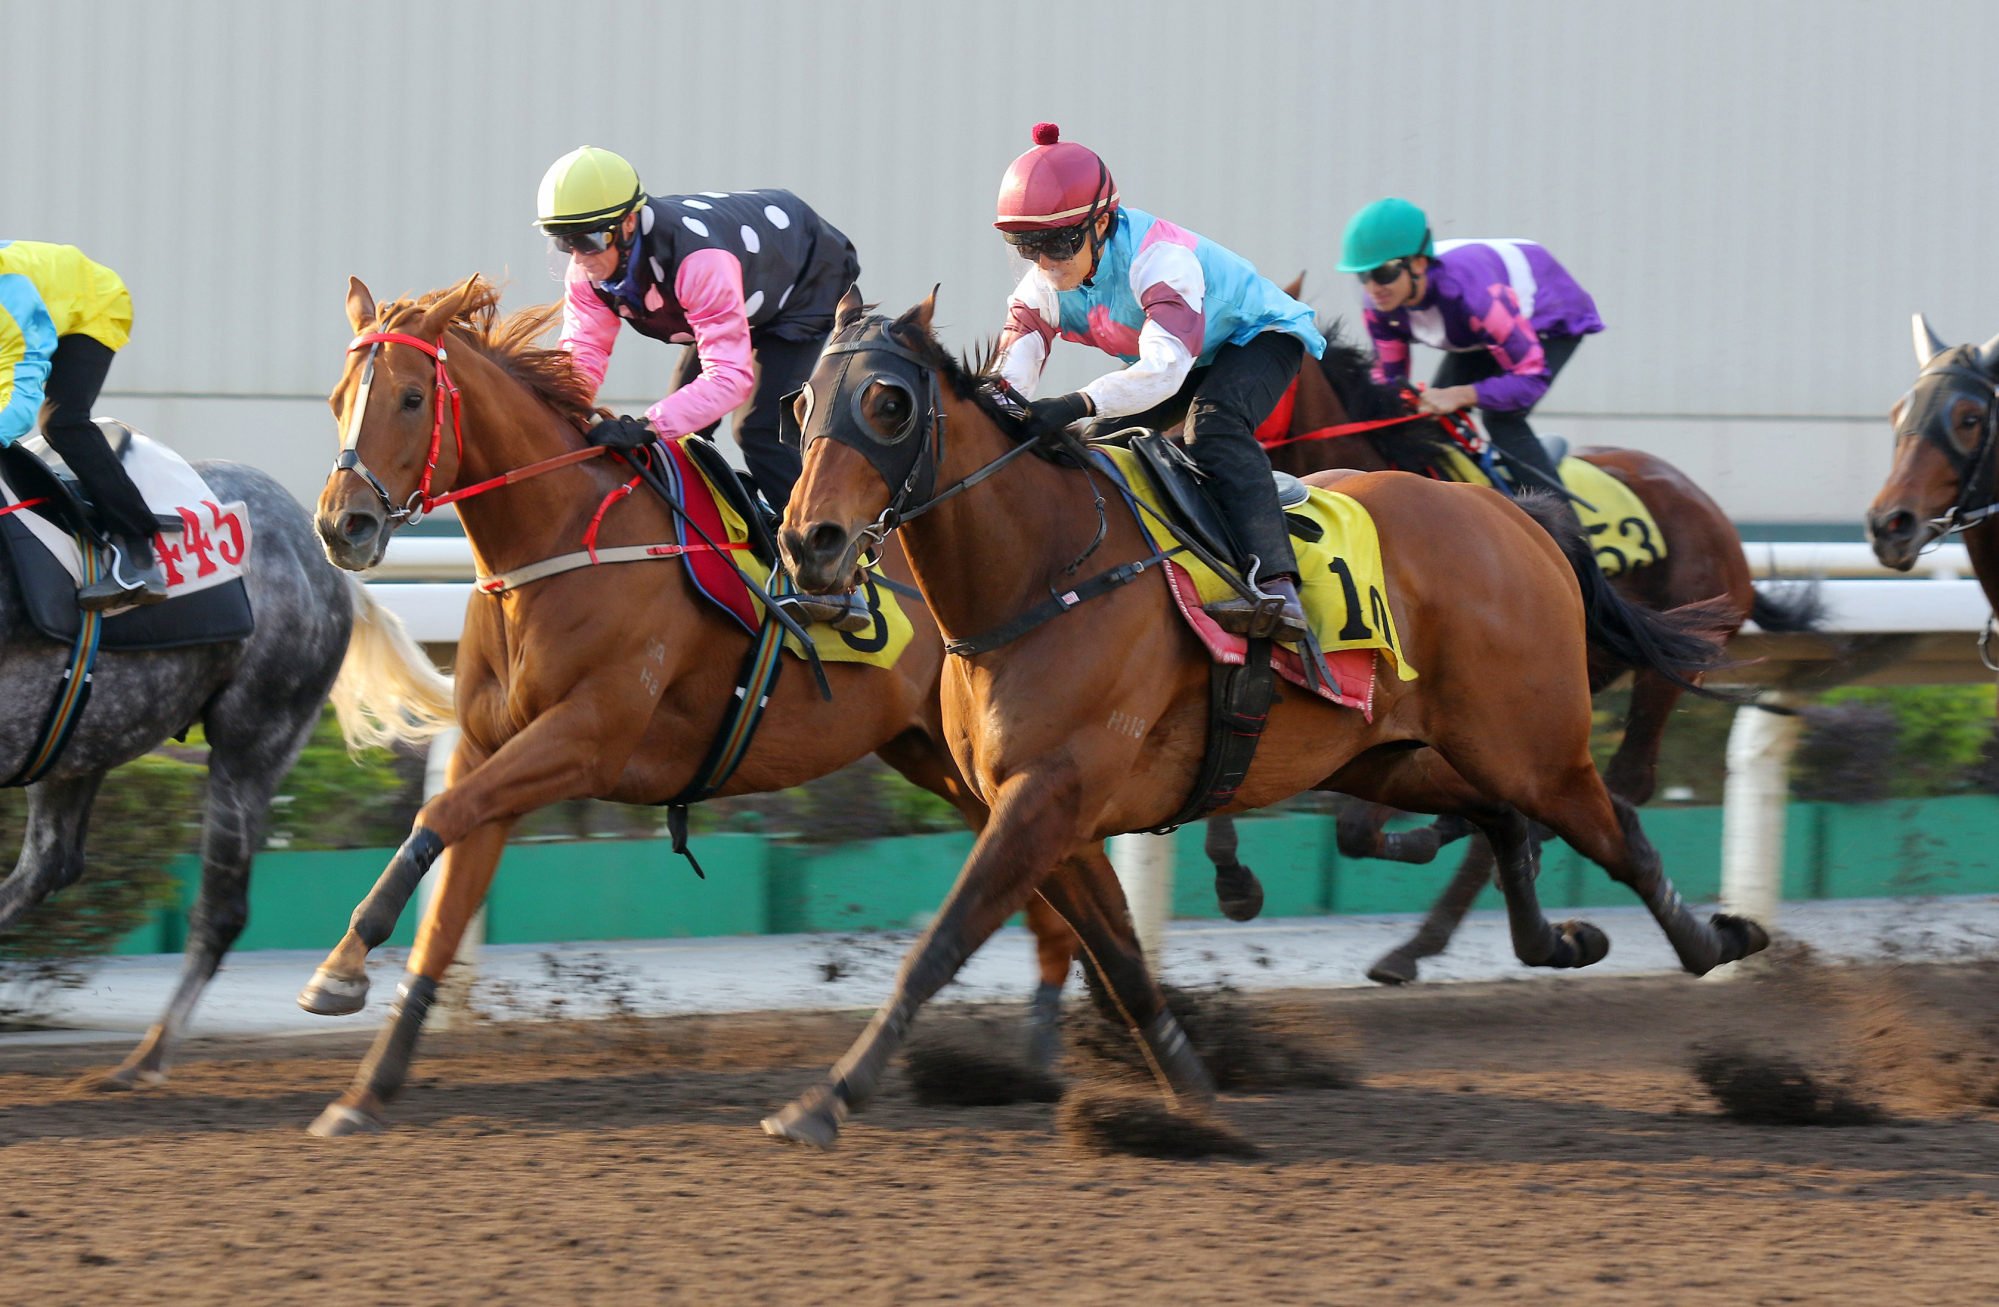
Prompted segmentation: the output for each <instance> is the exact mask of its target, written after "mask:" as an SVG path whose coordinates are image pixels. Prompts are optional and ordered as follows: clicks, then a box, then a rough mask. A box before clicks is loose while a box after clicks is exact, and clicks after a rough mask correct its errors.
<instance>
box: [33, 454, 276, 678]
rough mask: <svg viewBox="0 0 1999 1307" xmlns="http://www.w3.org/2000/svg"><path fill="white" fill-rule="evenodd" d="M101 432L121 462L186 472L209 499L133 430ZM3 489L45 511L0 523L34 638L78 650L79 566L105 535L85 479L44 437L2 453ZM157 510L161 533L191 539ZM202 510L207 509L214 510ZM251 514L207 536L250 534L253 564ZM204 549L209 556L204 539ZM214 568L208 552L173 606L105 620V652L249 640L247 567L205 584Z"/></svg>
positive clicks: (227, 509)
mask: <svg viewBox="0 0 1999 1307" xmlns="http://www.w3.org/2000/svg"><path fill="white" fill-rule="evenodd" d="M97 426H98V428H99V429H100V430H102V431H103V432H104V434H105V438H106V439H107V440H108V441H109V442H110V444H111V448H112V452H114V453H116V454H117V455H118V457H119V459H120V460H121V461H123V460H125V459H126V458H127V456H128V455H130V454H138V453H140V452H141V451H143V454H144V458H145V459H146V460H149V461H151V462H152V463H153V464H155V465H157V464H158V463H159V462H161V461H163V460H172V461H173V462H174V463H178V464H179V467H178V471H179V473H180V474H181V475H182V476H183V477H184V478H186V479H187V483H188V486H189V487H190V488H198V490H199V491H206V489H207V488H206V486H205V484H203V483H202V482H201V481H200V479H199V477H198V475H197V474H196V473H194V471H193V470H192V469H191V468H189V467H187V465H186V464H185V463H184V462H181V461H180V460H179V458H178V456H177V455H172V454H170V453H168V452H167V451H166V450H165V449H164V448H163V447H162V446H159V445H156V444H154V443H153V442H151V441H149V440H145V439H144V438H143V437H142V436H140V435H139V433H137V432H135V431H133V430H132V429H131V428H130V427H128V426H126V425H125V424H124V423H122V422H117V421H113V420H109V419H99V420H98V422H97ZM0 481H4V482H5V486H6V489H7V490H8V491H9V492H11V494H10V498H11V502H13V503H16V504H19V503H26V502H28V501H31V500H40V501H41V502H40V503H37V504H35V505H34V506H33V507H32V508H26V509H19V510H17V511H14V512H10V513H7V514H6V515H5V516H4V517H0V557H4V558H5V559H6V561H7V562H8V563H9V564H11V568H10V570H11V571H12V573H13V575H14V579H15V582H16V584H17V585H18V586H19V588H20V592H21V598H22V601H23V607H24V610H25V614H26V616H27V618H28V620H29V622H30V623H31V624H32V625H33V626H34V627H35V629H36V630H38V631H40V632H41V633H42V634H43V635H44V636H47V637H48V638H49V639H51V640H58V641H62V642H64V643H70V642H73V641H74V640H76V639H77V637H78V635H79V633H80V632H81V631H82V629H83V614H82V611H81V610H80V609H79V608H78V607H77V606H76V590H77V583H78V578H77V572H76V565H77V564H76V560H77V559H78V558H79V557H80V555H81V551H82V550H85V549H90V548H101V547H103V545H104V544H105V535H106V532H105V528H104V525H103V524H102V523H101V522H100V521H99V520H98V519H97V516H96V513H95V511H94V509H93V506H92V505H91V503H90V501H89V500H88V499H87V498H86V497H85V495H84V492H83V489H82V486H81V483H80V482H78V480H77V478H76V474H75V473H73V472H72V471H70V469H69V466H68V465H67V464H65V463H64V462H63V461H62V459H61V457H60V456H58V455H57V454H56V452H55V451H54V450H53V449H51V448H50V447H49V444H48V441H47V440H45V439H44V438H43V437H41V436H40V435H35V436H30V437H27V438H25V439H22V440H18V441H16V442H14V443H13V444H11V445H7V446H4V447H0ZM140 488H141V490H142V491H143V490H146V488H147V487H146V486H145V485H143V484H142V485H141V486H140ZM209 497H210V498H212V495H210V496H209ZM189 498H193V499H196V500H197V501H201V500H202V495H201V494H200V493H196V492H195V491H194V490H193V489H190V493H186V494H182V495H179V496H177V499H178V500H179V501H180V502H185V501H186V500H187V499H189ZM151 502H152V503H153V505H154V520H155V521H156V522H157V523H158V524H159V527H160V531H161V532H162V533H172V534H174V535H175V536H178V535H179V534H180V533H183V532H185V531H186V529H187V521H186V519H184V518H183V517H182V516H181V515H180V514H179V513H171V514H169V513H163V512H160V511H159V508H158V504H159V502H160V501H158V500H157V499H154V500H151ZM203 507H204V509H206V507H207V505H206V503H205V502H204V503H203ZM242 512H243V510H242V505H240V504H232V505H227V506H223V505H219V504H218V505H215V507H214V514H215V516H216V517H217V521H215V522H211V523H210V525H209V527H208V528H200V529H201V530H215V529H217V528H218V527H219V525H220V522H221V521H224V520H227V521H231V522H232V523H233V524H234V526H235V529H236V530H237V531H239V532H240V533H241V545H242V548H243V550H244V552H245V556H247V553H248V550H249V548H250V537H249V524H248V522H247V520H245V518H244V517H243V516H242ZM202 548H203V549H206V548H207V545H206V541H205V538H204V540H203V544H202ZM64 554H67V559H65V557H64V556H63V555H64ZM212 559H213V555H212V552H208V553H200V554H199V556H197V557H191V558H189V559H187V560H184V562H185V563H186V566H185V568H184V570H185V571H186V572H187V573H188V575H187V576H186V579H185V582H184V583H183V586H182V587H176V588H174V589H170V591H169V594H168V599H167V601H166V602H165V603H162V604H156V605H153V606H151V607H146V608H135V609H128V610H126V611H123V612H119V613H115V614H113V615H111V616H109V617H107V618H105V619H104V620H103V622H102V628H101V634H100V635H99V643H100V645H101V647H103V648H105V649H129V650H143V649H176V648H182V647H184V646H187V645H196V644H216V643H221V642H225V641H231V640H242V639H247V638H248V637H249V635H250V634H251V632H252V631H253V630H254V629H255V626H256V623H255V620H254V617H253V615H252V613H251V610H250V598H249V595H248V593H247V592H246V591H245V589H244V587H243V580H242V577H241V576H240V575H236V574H235V572H237V571H240V566H239V567H237V568H233V569H228V570H229V573H230V575H229V579H227V580H222V581H219V582H203V581H202V580H201V579H200V577H199V576H197V575H196V574H197V573H199V574H200V575H202V576H205V575H207V574H208V572H209V571H215V570H216V569H215V568H214V567H213V562H212Z"/></svg>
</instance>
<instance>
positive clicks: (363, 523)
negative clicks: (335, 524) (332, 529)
mask: <svg viewBox="0 0 1999 1307" xmlns="http://www.w3.org/2000/svg"><path fill="white" fill-rule="evenodd" d="M379 529H380V524H379V523H377V522H376V521H375V518H374V515H373V514H370V513H345V514H342V516H341V518H340V536H341V538H342V539H344V540H345V541H346V542H347V543H348V544H350V545H359V544H365V543H367V542H368V541H369V540H372V539H374V538H375V532H376V531H378V530H379Z"/></svg>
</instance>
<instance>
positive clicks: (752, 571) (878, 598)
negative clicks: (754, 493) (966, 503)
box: [684, 436, 916, 667]
mask: <svg viewBox="0 0 1999 1307" xmlns="http://www.w3.org/2000/svg"><path fill="white" fill-rule="evenodd" d="M687 439H691V440H698V439H700V437H698V436H690V437H687ZM684 467H685V468H686V470H687V471H688V472H691V473H692V474H693V476H695V477H697V478H699V480H700V483H701V489H702V491H703V492H704V493H706V494H707V495H708V497H709V498H710V499H712V500H713V501H714V507H715V512H716V514H717V515H718V516H719V517H720V518H721V520H722V528H723V530H724V531H725V532H726V533H727V535H728V538H729V540H730V541H731V542H733V543H736V544H742V543H744V542H745V541H747V540H748V539H749V538H750V528H749V524H748V523H746V522H744V521H743V518H742V514H740V513H738V512H737V511H736V510H735V508H734V506H733V505H731V504H730V502H729V500H728V498H727V497H726V496H724V495H722V494H720V493H719V492H718V491H717V490H716V488H715V483H714V482H713V481H711V480H709V478H708V474H707V472H706V471H704V470H703V469H702V468H701V466H700V465H699V464H697V463H694V462H692V461H691V460H690V461H688V462H687V463H685V464H684ZM734 558H735V560H736V564H737V566H739V567H741V568H742V569H743V571H744V573H745V574H746V575H748V576H749V577H750V578H751V579H752V580H754V581H755V582H756V583H757V584H758V585H760V586H763V587H765V588H766V589H768V588H769V586H770V568H769V567H767V566H765V565H764V563H763V562H762V560H760V559H759V558H757V556H756V555H755V554H754V553H752V552H750V551H749V550H747V549H743V550H737V551H734ZM864 576H865V579H864V582H863V585H862V592H863V593H864V594H865V595H866V596H867V601H868V612H869V614H870V615H872V616H873V618H874V622H873V624H871V625H870V626H869V627H868V629H867V630H865V631H836V630H834V629H833V628H832V627H830V626H824V625H820V626H814V627H813V628H811V629H812V637H813V644H814V645H816V646H817V647H818V650H819V657H820V658H821V659H823V660H825V661H826V662H829V663H867V664H869V665H871V666H874V667H893V666H895V664H896V660H897V659H899V658H901V657H902V655H903V653H904V651H906V650H907V649H908V648H909V642H910V640H911V638H912V637H914V635H915V634H916V628H915V627H914V626H912V625H911V624H910V620H909V615H908V614H907V613H905V612H904V611H903V610H902V598H901V596H899V595H897V594H896V593H895V591H893V590H891V589H889V588H888V586H887V585H885V584H883V578H882V576H881V573H880V571H879V569H874V568H870V569H869V570H868V571H867V572H866V573H865V574H864ZM738 593H740V586H739V589H738ZM718 602H720V601H719V600H718ZM724 607H725V608H726V607H727V605H726V604H725V605H724ZM759 616H761V614H759ZM784 647H785V649H786V650H787V651H788V652H790V653H792V654H795V655H797V656H798V657H801V658H802V657H804V656H805V650H804V649H803V648H802V647H801V646H800V645H799V643H798V641H797V640H795V639H793V638H792V637H790V636H786V637H785V640H784Z"/></svg>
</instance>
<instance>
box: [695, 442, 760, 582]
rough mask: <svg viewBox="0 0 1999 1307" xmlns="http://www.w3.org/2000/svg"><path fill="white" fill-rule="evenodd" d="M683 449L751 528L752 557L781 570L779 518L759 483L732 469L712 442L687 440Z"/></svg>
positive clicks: (717, 492) (746, 474) (747, 475)
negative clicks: (778, 540)
mask: <svg viewBox="0 0 1999 1307" xmlns="http://www.w3.org/2000/svg"><path fill="white" fill-rule="evenodd" d="M680 447H681V448H682V449H683V450H685V451H687V457H688V459H689V460H690V461H691V462H692V463H693V464H694V466H696V467H698V468H700V469H701V474H702V475H703V476H705V477H707V478H708V483H709V484H710V485H712V486H714V487H715V493H716V494H718V495H720V496H721V497H722V498H723V500H724V501H726V502H727V503H728V505H729V507H730V508H733V509H735V510H736V515H737V516H738V517H740V518H742V519H743V522H744V523H745V524H746V525H747V526H748V527H749V528H750V539H749V546H750V553H751V554H753V555H755V556H756V559H757V561H758V562H760V563H762V564H763V565H764V566H765V567H766V568H770V567H775V566H777V523H778V515H777V513H776V512H775V511H773V510H772V508H771V506H770V505H769V504H766V503H765V502H764V498H763V496H762V495H760V494H758V493H757V488H756V483H755V482H753V481H751V480H750V478H749V474H748V473H746V472H738V471H737V470H736V469H735V468H733V467H731V466H729V460H728V459H726V458H724V457H722V451H721V450H719V449H717V448H715V446H714V445H713V444H712V443H711V442H709V441H708V440H705V439H697V440H683V441H681V442H680Z"/></svg>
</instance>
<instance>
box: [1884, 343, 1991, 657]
mask: <svg viewBox="0 0 1999 1307" xmlns="http://www.w3.org/2000/svg"><path fill="white" fill-rule="evenodd" d="M1914 327H1915V338H1916V365H1917V367H1918V369H1919V371H1918V372H1917V374H1916V380H1915V384H1914V385H1912V386H1910V387H1909V393H1908V394H1906V395H1904V396H1902V397H1901V398H1900V399H1899V400H1897V401H1895V407H1894V408H1892V409H1890V410H1889V413H1888V420H1889V421H1890V422H1891V423H1893V424H1894V428H1895V454H1894V463H1893V465H1892V466H1891V467H1890V468H1889V469H1888V479H1887V481H1886V482H1885V483H1883V485H1882V487H1881V491H1880V493H1879V494H1877V495H1875V496H1874V503H1873V504H1872V505H1871V506H1869V508H1868V510H1867V538H1868V540H1869V541H1870V542H1871V543H1872V544H1873V546H1874V556H1875V557H1876V558H1878V559H1880V560H1881V565H1882V566H1883V567H1892V568H1894V569H1895V570H1896V571H1898V572H1906V571H1908V570H1909V569H1910V568H1911V567H1913V566H1915V563H1916V558H1917V557H1918V556H1919V555H1920V554H1921V553H1922V552H1923V550H1925V549H1927V548H1928V547H1930V546H1931V545H1933V544H1935V543H1937V542H1939V541H1941V540H1942V539H1944V538H1945V537H1946V536H1949V535H1951V534H1953V533H1955V532H1959V531H1962V532H1963V533H1964V548H1965V552H1966V553H1968V554H1969V555H1970V556H1971V567H1972V571H1973V572H1975V573H1976V574H1977V576H1978V584H1979V586H1980V587H1981V588H1982V589H1983V590H1984V591H1985V599H1986V602H1987V603H1988V604H1990V605H1991V606H1992V607H1993V608H1995V609H1999V524H1995V516H1994V515H1995V513H1999V509H1995V507H1994V505H1995V503H1999V469H1996V468H1995V464H1999V458H1995V449H1994V442H1995V441H1999V399H1995V392H1999V336H1994V337H1993V338H1992V339H1991V340H1988V341H1986V342H1985V343H1984V344H1983V345H1958V346H1955V347H1952V346H1948V345H1945V344H1944V343H1943V341H1942V339H1941V338H1939V337H1938V336H1937V334H1936V332H1934V331H1932V330H1931V329H1930V324H1929V323H1928V321H1927V320H1925V319H1924V318H1923V316H1922V315H1921V314H1920V313H1919V314H1917V315H1916V318H1915V323H1914ZM1990 639H1991V626H1990V625H1989V623H1988V625H1987V627H1986V634H1985V636H1983V637H1981V639H1980V641H1979V646H1980V649H1981V651H1982V650H1983V649H1984V647H1985V645H1986V644H1987V643H1988V642H1989V641H1990Z"/></svg>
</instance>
